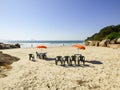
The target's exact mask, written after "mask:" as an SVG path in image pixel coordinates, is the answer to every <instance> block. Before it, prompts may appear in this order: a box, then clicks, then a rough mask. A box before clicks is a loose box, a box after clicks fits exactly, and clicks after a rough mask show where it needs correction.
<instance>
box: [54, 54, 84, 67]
mask: <svg viewBox="0 0 120 90" xmlns="http://www.w3.org/2000/svg"><path fill="white" fill-rule="evenodd" d="M80 61H81V62H83V65H85V57H84V56H83V55H81V54H75V55H72V56H71V57H70V56H64V57H62V56H57V57H56V59H55V64H56V65H57V64H58V62H60V63H61V65H64V66H65V64H66V63H67V65H69V66H71V65H73V64H72V62H74V64H75V65H78V66H79V65H80Z"/></svg>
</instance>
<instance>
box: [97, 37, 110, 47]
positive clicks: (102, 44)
mask: <svg viewBox="0 0 120 90" xmlns="http://www.w3.org/2000/svg"><path fill="white" fill-rule="evenodd" d="M108 44H110V40H108V39H105V40H102V41H101V42H100V43H99V46H101V47H107V46H108Z"/></svg>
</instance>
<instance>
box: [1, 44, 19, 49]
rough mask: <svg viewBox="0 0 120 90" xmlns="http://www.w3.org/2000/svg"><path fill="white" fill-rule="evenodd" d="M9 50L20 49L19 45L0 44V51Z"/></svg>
mask: <svg viewBox="0 0 120 90" xmlns="http://www.w3.org/2000/svg"><path fill="white" fill-rule="evenodd" d="M11 48H20V44H15V45H13V44H4V43H0V49H11Z"/></svg>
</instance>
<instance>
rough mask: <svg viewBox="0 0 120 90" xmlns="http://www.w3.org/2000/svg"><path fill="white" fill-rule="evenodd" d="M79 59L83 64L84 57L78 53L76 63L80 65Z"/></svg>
mask: <svg viewBox="0 0 120 90" xmlns="http://www.w3.org/2000/svg"><path fill="white" fill-rule="evenodd" d="M80 61H81V62H83V65H85V57H84V56H82V55H80V56H79V57H78V65H80Z"/></svg>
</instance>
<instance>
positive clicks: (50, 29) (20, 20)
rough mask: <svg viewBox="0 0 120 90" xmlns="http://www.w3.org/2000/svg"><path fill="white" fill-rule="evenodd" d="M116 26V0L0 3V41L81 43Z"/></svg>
mask: <svg viewBox="0 0 120 90" xmlns="http://www.w3.org/2000/svg"><path fill="white" fill-rule="evenodd" d="M118 24H120V0H0V40H2V39H3V40H84V39H86V38H87V37H89V36H91V35H93V34H94V33H97V32H99V30H100V29H102V28H103V27H105V26H109V25H118Z"/></svg>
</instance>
